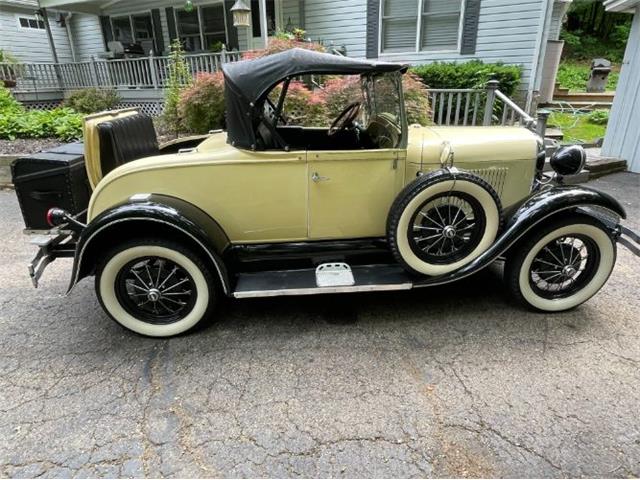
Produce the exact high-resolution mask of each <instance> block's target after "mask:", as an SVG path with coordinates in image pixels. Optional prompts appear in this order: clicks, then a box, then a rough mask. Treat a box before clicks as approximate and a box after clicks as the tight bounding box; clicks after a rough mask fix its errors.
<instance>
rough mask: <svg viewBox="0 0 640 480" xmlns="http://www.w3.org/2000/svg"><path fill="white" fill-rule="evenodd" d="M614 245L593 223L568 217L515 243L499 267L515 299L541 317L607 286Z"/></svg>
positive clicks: (581, 216)
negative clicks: (543, 312) (503, 269)
mask: <svg viewBox="0 0 640 480" xmlns="http://www.w3.org/2000/svg"><path fill="white" fill-rule="evenodd" d="M615 261H616V244H615V242H614V240H613V239H612V238H611V236H610V235H609V233H608V231H607V230H606V227H604V226H603V225H602V224H601V223H600V222H598V221H597V220H596V219H593V218H591V217H588V216H585V215H572V216H568V217H564V218H560V219H557V220H555V221H553V222H551V223H549V224H548V225H544V226H543V227H542V228H540V229H538V230H537V231H536V232H535V233H533V234H531V235H530V236H528V237H527V238H526V239H525V240H524V241H522V242H520V243H519V244H518V245H517V246H516V247H515V249H514V250H513V251H512V252H511V253H510V255H509V257H508V258H507V262H506V264H505V281H506V283H507V287H508V288H509V290H510V292H511V294H512V295H513V296H514V297H515V299H516V300H518V301H519V302H521V303H522V304H524V305H525V306H528V307H530V308H533V309H535V310H540V311H545V312H560V311H564V310H569V309H572V308H574V307H576V306H578V305H580V304H581V303H584V302H586V301H587V300H589V299H590V298H591V297H592V296H594V295H595V294H596V293H598V291H599V290H600V289H601V288H602V287H603V286H604V284H605V283H606V282H607V280H608V278H609V276H610V275H611V272H612V270H613V267H614V265H615Z"/></svg>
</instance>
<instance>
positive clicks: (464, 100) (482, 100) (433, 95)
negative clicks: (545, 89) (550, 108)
mask: <svg viewBox="0 0 640 480" xmlns="http://www.w3.org/2000/svg"><path fill="white" fill-rule="evenodd" d="M499 86H500V84H499V82H498V81H496V80H491V81H489V82H487V85H486V86H485V87H484V88H479V89H474V88H461V89H436V88H434V89H429V100H430V106H431V120H432V121H433V123H435V124H437V125H451V126H477V125H484V126H489V125H503V126H504V125H520V126H523V127H526V128H528V129H530V130H532V131H535V132H537V133H538V134H539V135H541V136H544V133H545V130H546V125H547V117H548V113H546V112H545V111H540V112H538V115H537V118H533V117H532V116H531V115H529V114H528V113H527V112H525V111H524V110H523V109H522V108H521V107H520V106H518V105H517V104H516V103H515V102H514V101H513V100H512V99H510V98H509V97H508V96H507V95H505V94H504V93H502V92H501V91H500V90H499Z"/></svg>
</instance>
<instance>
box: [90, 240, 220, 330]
mask: <svg viewBox="0 0 640 480" xmlns="http://www.w3.org/2000/svg"><path fill="white" fill-rule="evenodd" d="M215 285H216V283H215V281H214V279H213V277H212V275H211V272H210V270H209V269H208V268H207V266H206V265H205V263H204V262H203V261H202V260H201V259H200V257H199V256H198V255H196V254H194V253H193V252H192V251H190V250H189V249H187V248H185V247H183V246H182V245H180V244H178V243H176V242H169V241H163V240H156V239H136V240H132V241H130V242H128V243H126V244H123V245H120V246H118V247H116V248H114V249H113V250H111V251H110V252H108V253H107V254H106V255H105V257H104V259H103V261H102V262H101V264H100V265H99V266H98V271H97V274H96V292H97V294H98V299H99V301H100V304H101V305H102V307H103V308H104V310H105V311H106V312H107V313H108V314H109V316H110V317H111V318H113V319H114V320H115V321H116V322H118V323H119V324H120V325H122V326H123V327H125V328H127V329H129V330H132V331H134V332H136V333H139V334H141V335H147V336H151V337H170V336H173V335H178V334H180V333H184V332H186V331H187V330H190V329H191V328H193V327H195V326H196V325H197V324H199V323H200V322H201V321H202V320H204V319H205V318H207V317H208V316H209V315H210V313H211V311H212V309H213V307H214V305H215V300H216V288H215Z"/></svg>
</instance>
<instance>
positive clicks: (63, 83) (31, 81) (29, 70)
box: [0, 50, 242, 92]
mask: <svg viewBox="0 0 640 480" xmlns="http://www.w3.org/2000/svg"><path fill="white" fill-rule="evenodd" d="M241 55H242V52H238V51H225V50H223V51H221V52H219V53H201V54H195V55H187V56H185V60H186V61H187V65H188V66H189V70H190V71H191V73H192V74H195V73H197V72H211V73H214V72H217V71H219V70H220V66H221V65H222V64H224V63H228V62H235V61H238V60H240V57H241ZM168 65H169V57H156V56H153V55H151V56H148V57H141V58H123V59H115V60H106V59H97V58H94V59H92V60H89V61H85V62H71V63H22V64H9V63H0V80H9V81H12V82H15V83H16V89H17V91H20V92H38V91H44V90H63V91H66V90H75V89H78V88H84V87H99V88H154V89H157V88H163V87H165V86H166V83H167V77H168V74H167V72H168Z"/></svg>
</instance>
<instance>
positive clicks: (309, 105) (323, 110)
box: [270, 81, 328, 127]
mask: <svg viewBox="0 0 640 480" xmlns="http://www.w3.org/2000/svg"><path fill="white" fill-rule="evenodd" d="M281 91H282V88H281V87H280V86H278V87H276V88H274V89H273V90H272V92H271V93H270V97H271V99H272V101H273V102H274V103H277V99H278V97H279V96H280V92H281ZM283 110H284V114H285V116H286V117H287V120H288V122H289V124H290V125H298V126H303V127H322V126H326V125H327V124H328V121H327V117H328V115H327V105H326V102H325V99H324V96H323V95H322V93H321V92H320V91H319V90H314V91H311V90H309V89H308V88H307V87H306V86H305V84H304V83H302V82H299V81H292V82H291V83H290V84H289V90H287V96H286V98H285V102H284V109H283Z"/></svg>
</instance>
